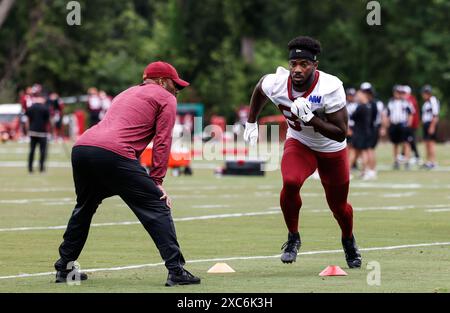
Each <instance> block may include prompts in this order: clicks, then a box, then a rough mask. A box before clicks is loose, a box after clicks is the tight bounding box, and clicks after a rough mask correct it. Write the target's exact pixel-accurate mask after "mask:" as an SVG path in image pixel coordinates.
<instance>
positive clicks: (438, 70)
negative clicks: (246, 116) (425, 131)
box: [0, 0, 450, 117]
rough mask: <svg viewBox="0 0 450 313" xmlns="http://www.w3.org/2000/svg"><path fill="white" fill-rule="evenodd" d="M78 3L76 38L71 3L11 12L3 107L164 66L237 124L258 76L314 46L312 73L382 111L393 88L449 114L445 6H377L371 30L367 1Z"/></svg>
mask: <svg viewBox="0 0 450 313" xmlns="http://www.w3.org/2000/svg"><path fill="white" fill-rule="evenodd" d="M3 1H6V0H3ZM8 2H11V0H8ZM13 2H14V1H13ZM78 2H79V3H80V5H81V25H79V26H76V25H73V26H70V25H68V24H67V22H66V16H67V14H68V13H69V11H68V10H67V3H68V1H65V0H27V1H15V2H14V3H13V5H12V6H11V8H10V9H9V12H8V13H7V16H6V18H5V19H4V22H3V24H2V25H1V24H0V52H1V53H0V101H1V102H5V101H7V100H8V101H13V100H14V97H15V95H16V94H17V92H18V91H19V90H20V89H22V88H24V87H25V86H28V85H31V84H33V83H35V82H39V83H41V84H43V85H44V86H46V87H47V88H48V89H51V90H56V91H58V92H59V93H60V94H61V95H74V94H81V93H85V92H86V90H87V89H88V88H89V87H91V86H96V87H98V88H100V89H103V90H106V91H107V92H108V93H110V94H117V93H119V92H120V91H121V90H123V89H125V88H127V87H128V86H131V85H134V84H137V83H139V81H140V78H141V75H142V71H143V68H144V67H145V65H146V64H147V63H149V62H151V61H154V60H157V59H163V60H166V61H168V62H170V63H172V64H174V65H175V66H176V67H177V69H179V72H180V73H181V75H182V76H183V77H184V78H186V80H188V81H190V82H191V83H192V86H191V87H190V88H188V89H186V91H185V92H183V93H182V94H181V95H180V100H179V101H181V102H202V103H204V104H205V106H206V109H207V112H214V113H218V114H223V115H225V116H227V117H232V116H234V112H233V111H234V109H235V108H237V107H239V106H240V105H241V104H244V103H248V102H249V99H250V96H251V92H252V88H253V86H254V85H255V84H256V82H257V81H258V80H259V78H260V77H261V76H262V75H264V74H266V73H271V72H274V71H275V69H276V67H277V66H280V65H281V66H287V42H288V41H289V40H290V39H292V38H293V37H295V36H298V35H309V36H312V37H315V38H317V39H319V40H320V41H321V43H322V48H323V52H322V55H321V56H320V57H319V60H320V64H319V68H320V69H322V70H324V71H326V72H329V73H332V74H334V75H336V76H338V77H340V78H341V80H343V82H344V84H345V86H354V87H358V86H359V84H360V83H361V82H363V81H370V82H371V83H372V84H373V85H374V86H375V88H376V91H377V93H378V96H379V97H380V98H381V99H383V100H387V99H388V98H389V97H390V95H391V92H392V86H393V85H394V84H408V85H410V86H411V87H412V88H413V90H414V92H415V93H416V94H417V95H418V93H419V89H420V87H421V86H423V85H424V84H431V85H432V86H433V87H435V91H436V93H437V95H438V97H439V98H440V99H441V103H442V109H443V114H446V112H447V110H448V104H449V100H448V99H449V98H450V88H449V87H448V86H449V83H450V33H449V27H448V21H449V17H450V1H446V0H409V1H400V0H381V1H378V2H379V3H380V7H381V12H380V13H381V18H380V21H381V25H373V26H370V25H368V23H367V20H366V17H367V14H368V13H369V12H370V11H369V10H368V9H367V3H368V2H369V1H365V0H334V1H328V0H314V1H313V0H284V1H278V0H129V1H115V0H80V1H78ZM0 10H1V9H0ZM0 13H1V12H0ZM273 112H275V109H274V108H271V107H269V108H268V109H266V111H265V113H266V114H270V113H273Z"/></svg>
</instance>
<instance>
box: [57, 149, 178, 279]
mask: <svg viewBox="0 0 450 313" xmlns="http://www.w3.org/2000/svg"><path fill="white" fill-rule="evenodd" d="M72 167H73V179H74V182H75V192H76V195H77V204H76V206H75V209H74V210H73V213H72V216H71V218H70V220H69V223H68V225H67V229H66V232H65V233H64V241H63V243H62V244H61V246H60V247H59V254H60V257H61V258H60V259H59V260H58V261H57V262H56V263H55V268H56V269H57V270H65V269H66V266H67V263H69V262H71V261H75V260H77V259H78V257H79V255H80V253H81V250H82V249H83V246H84V244H85V242H86V239H87V237H88V233H89V226H90V224H91V220H92V216H93V215H94V213H95V211H96V209H97V207H98V206H99V204H100V203H101V202H102V200H103V199H105V198H108V197H111V196H114V195H119V196H120V197H121V198H122V199H123V200H124V201H125V203H126V204H127V205H128V206H129V207H130V208H131V210H133V212H134V214H135V215H136V216H137V218H138V219H139V221H140V222H141V223H142V225H143V226H144V228H145V229H146V230H147V232H148V233H149V234H150V236H151V238H152V239H153V241H154V242H155V244H156V247H157V248H158V250H159V252H160V254H161V257H162V258H163V260H164V261H165V265H166V267H167V269H168V270H169V272H177V271H179V270H180V269H181V268H182V267H183V265H184V264H185V260H184V258H183V255H182V254H181V251H180V246H179V244H178V241H177V237H176V233H175V226H174V223H173V220H172V216H171V212H170V209H169V207H168V206H167V205H166V202H165V200H160V199H159V198H160V197H161V196H162V192H161V190H159V189H158V188H157V187H156V185H155V183H154V182H153V180H152V179H151V178H150V176H149V175H148V174H147V172H146V171H145V169H144V168H143V167H142V166H141V165H140V164H139V161H137V160H132V159H128V158H125V157H123V156H120V155H118V154H115V153H113V152H111V151H108V150H105V149H102V148H97V147H88V146H75V147H74V148H73V150H72Z"/></svg>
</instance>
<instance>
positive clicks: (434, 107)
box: [422, 96, 439, 123]
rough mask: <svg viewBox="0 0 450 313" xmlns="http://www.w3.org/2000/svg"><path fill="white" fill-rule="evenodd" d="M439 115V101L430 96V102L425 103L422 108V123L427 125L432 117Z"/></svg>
mask: <svg viewBox="0 0 450 313" xmlns="http://www.w3.org/2000/svg"><path fill="white" fill-rule="evenodd" d="M438 115H439V100H438V99H437V98H436V97H435V96H432V97H431V98H430V100H428V101H425V103H424V104H423V106H422V122H423V123H429V122H431V121H432V120H433V117H435V116H438Z"/></svg>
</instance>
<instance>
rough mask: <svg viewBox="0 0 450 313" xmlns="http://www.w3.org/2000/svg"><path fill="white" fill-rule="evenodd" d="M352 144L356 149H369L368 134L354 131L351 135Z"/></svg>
mask: <svg viewBox="0 0 450 313" xmlns="http://www.w3.org/2000/svg"><path fill="white" fill-rule="evenodd" d="M352 146H353V148H355V149H357V150H366V149H369V136H368V135H365V134H364V135H363V134H358V133H354V134H353V136H352Z"/></svg>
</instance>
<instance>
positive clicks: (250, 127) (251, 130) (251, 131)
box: [244, 122, 258, 146]
mask: <svg viewBox="0 0 450 313" xmlns="http://www.w3.org/2000/svg"><path fill="white" fill-rule="evenodd" d="M244 140H245V141H246V142H249V143H250V144H251V145H252V146H254V145H255V144H256V142H257V141H258V123H256V122H255V123H249V122H246V123H245V130H244Z"/></svg>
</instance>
